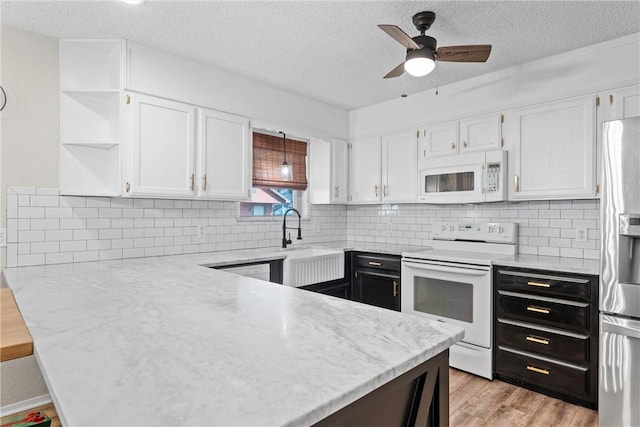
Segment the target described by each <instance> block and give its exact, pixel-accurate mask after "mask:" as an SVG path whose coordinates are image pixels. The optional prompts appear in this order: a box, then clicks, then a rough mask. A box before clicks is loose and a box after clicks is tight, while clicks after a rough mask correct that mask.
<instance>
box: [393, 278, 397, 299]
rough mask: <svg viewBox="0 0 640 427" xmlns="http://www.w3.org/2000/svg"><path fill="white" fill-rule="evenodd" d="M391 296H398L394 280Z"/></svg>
mask: <svg viewBox="0 0 640 427" xmlns="http://www.w3.org/2000/svg"><path fill="white" fill-rule="evenodd" d="M393 296H394V297H397V296H398V282H396V281H395V280H394V281H393Z"/></svg>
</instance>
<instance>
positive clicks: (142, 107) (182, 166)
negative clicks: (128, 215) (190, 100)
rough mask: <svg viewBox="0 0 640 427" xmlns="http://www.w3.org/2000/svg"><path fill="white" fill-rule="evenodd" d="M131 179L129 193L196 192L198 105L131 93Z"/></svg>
mask: <svg viewBox="0 0 640 427" xmlns="http://www.w3.org/2000/svg"><path fill="white" fill-rule="evenodd" d="M129 96H130V99H131V102H130V105H128V106H127V107H128V108H127V111H128V112H129V113H130V115H131V120H130V126H131V135H130V138H131V139H130V142H131V151H130V164H129V180H128V181H127V183H126V184H125V192H126V193H125V194H126V195H130V196H134V195H155V196H167V197H193V196H194V195H195V191H194V189H195V175H194V163H195V152H194V148H195V135H194V133H195V132H194V129H195V108H194V107H192V106H190V105H186V104H182V103H180V102H174V101H167V100H165V99H160V98H155V97H152V96H146V95H139V94H130V95H129Z"/></svg>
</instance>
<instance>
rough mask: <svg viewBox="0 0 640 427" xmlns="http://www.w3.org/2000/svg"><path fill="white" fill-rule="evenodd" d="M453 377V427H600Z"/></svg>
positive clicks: (551, 403) (499, 385)
mask: <svg viewBox="0 0 640 427" xmlns="http://www.w3.org/2000/svg"><path fill="white" fill-rule="evenodd" d="M449 375H450V376H449V391H450V393H449V406H450V407H449V411H450V414H451V420H450V422H451V427H467V426H469V427H474V426H491V427H494V426H540V427H547V426H558V427H560V426H562V427H565V426H566V427H577V426H584V427H587V426H588V427H598V413H597V412H596V411H592V410H590V409H586V408H583V407H581V406H576V405H571V404H570V403H566V402H563V401H562V400H558V399H553V398H551V397H548V396H545V395H543V394H539V393H535V392H533V391H529V390H526V389H524V388H520V387H517V386H514V385H511V384H507V383H504V382H502V381H497V380H494V381H488V380H485V379H484V378H480V377H477V376H475V375H471V374H467V373H466V372H462V371H458V370H457V369H449ZM34 410H39V411H44V413H45V414H47V416H49V418H51V427H61V425H60V420H59V419H58V414H57V413H56V410H55V407H54V406H53V404H49V405H45V406H40V407H38V408H34V409H33V410H32V411H34ZM32 411H29V412H32Z"/></svg>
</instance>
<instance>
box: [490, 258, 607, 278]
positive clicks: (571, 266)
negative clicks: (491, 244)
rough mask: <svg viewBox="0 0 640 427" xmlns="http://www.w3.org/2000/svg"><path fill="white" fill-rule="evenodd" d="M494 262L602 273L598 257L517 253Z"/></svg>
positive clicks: (540, 268)
mask: <svg viewBox="0 0 640 427" xmlns="http://www.w3.org/2000/svg"><path fill="white" fill-rule="evenodd" d="M493 264H494V265H504V266H507V267H522V268H535V269H539V270H551V271H560V272H565V273H580V274H591V275H596V276H597V275H599V274H600V261H599V260H597V259H582V258H566V257H553V256H541V255H524V254H517V255H514V256H512V257H504V258H499V259H496V260H494V261H493Z"/></svg>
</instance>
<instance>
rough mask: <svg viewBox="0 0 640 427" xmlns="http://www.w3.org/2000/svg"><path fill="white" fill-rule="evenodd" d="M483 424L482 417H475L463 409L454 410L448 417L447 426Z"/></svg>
mask: <svg viewBox="0 0 640 427" xmlns="http://www.w3.org/2000/svg"><path fill="white" fill-rule="evenodd" d="M484 425H485V422H484V420H483V419H481V418H478V417H475V416H473V415H471V414H469V413H468V412H465V411H456V412H455V414H452V415H451V417H450V418H449V427H482V426H484Z"/></svg>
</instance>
